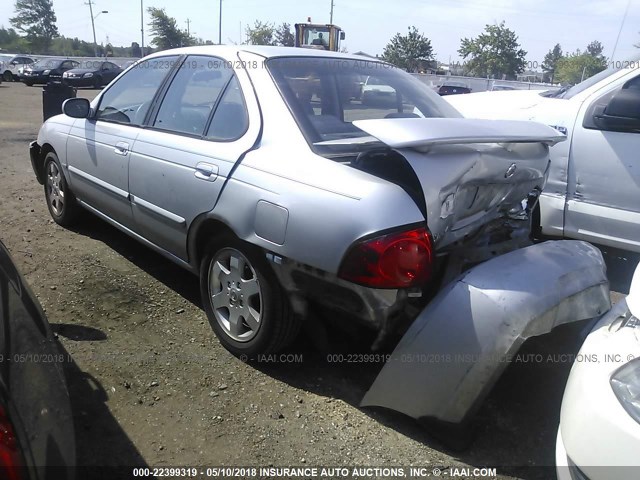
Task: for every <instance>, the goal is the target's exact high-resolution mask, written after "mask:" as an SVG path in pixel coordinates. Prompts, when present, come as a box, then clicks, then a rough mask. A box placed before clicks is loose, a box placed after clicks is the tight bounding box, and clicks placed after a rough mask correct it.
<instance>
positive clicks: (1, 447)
mask: <svg viewBox="0 0 640 480" xmlns="http://www.w3.org/2000/svg"><path fill="white" fill-rule="evenodd" d="M0 478H2V479H7V480H21V479H23V478H25V477H24V461H23V459H22V453H21V451H20V445H19V444H18V438H17V437H16V434H15V431H14V429H13V425H12V424H11V421H10V420H9V417H8V416H7V412H6V410H5V409H4V408H3V407H2V406H0Z"/></svg>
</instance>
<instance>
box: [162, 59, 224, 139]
mask: <svg viewBox="0 0 640 480" xmlns="http://www.w3.org/2000/svg"><path fill="white" fill-rule="evenodd" d="M225 65H226V64H225V63H224V62H222V61H220V60H217V59H214V58H212V57H199V56H190V57H187V59H186V60H185V62H184V63H183V64H182V65H181V67H180V70H179V71H178V73H177V74H176V76H175V78H174V79H173V80H172V82H171V86H170V87H169V90H167V93H166V95H165V97H164V100H163V101H162V105H161V107H160V110H159V111H158V115H157V117H156V121H155V122H154V124H153V125H154V127H157V128H162V129H163V130H171V131H174V132H180V133H189V134H193V135H202V134H203V133H204V129H205V127H206V125H207V120H208V119H209V117H210V115H211V112H212V110H213V108H214V107H215V105H216V102H217V101H218V97H220V95H222V92H223V90H224V88H225V86H226V85H227V84H228V83H229V79H230V78H231V76H232V75H233V70H232V69H230V68H225Z"/></svg>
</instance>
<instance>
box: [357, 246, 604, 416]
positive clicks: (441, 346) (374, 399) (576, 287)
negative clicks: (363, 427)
mask: <svg viewBox="0 0 640 480" xmlns="http://www.w3.org/2000/svg"><path fill="white" fill-rule="evenodd" d="M610 307H611V303H610V298H609V283H608V280H607V276H606V267H605V264H604V260H603V259H602V255H601V254H600V251H599V250H598V249H596V248H595V247H593V246H591V245H589V244H588V243H585V242H581V241H573V240H565V241H556V242H545V243H541V244H538V245H533V246H530V247H527V248H522V249H520V250H516V251H514V252H510V253H508V254H505V255H501V256H499V257H496V258H494V259H492V260H489V261H487V262H484V263H482V264H480V265H478V266H477V267H475V268H473V269H471V270H469V271H467V272H466V273H464V274H463V275H462V276H461V277H460V278H459V279H458V280H456V281H454V282H452V283H450V284H449V285H448V286H446V287H445V288H444V289H443V290H442V291H441V292H440V293H439V294H438V295H437V296H436V297H435V298H434V299H433V300H432V301H431V302H430V303H429V305H428V306H427V308H425V310H424V311H423V312H422V313H421V314H420V315H419V316H418V318H417V319H416V320H415V321H414V323H413V324H412V325H411V327H410V328H409V330H408V331H407V333H406V334H405V335H404V337H403V338H402V339H401V341H400V343H399V344H398V346H397V347H396V349H395V350H394V352H393V354H392V356H391V359H390V360H389V361H388V362H387V363H386V364H385V366H384V367H383V369H382V371H381V372H380V374H379V375H378V377H377V378H376V380H375V381H374V383H373V385H372V386H371V388H370V390H369V391H368V392H367V394H366V395H365V397H364V399H363V400H362V403H361V405H362V406H381V407H386V408H390V409H392V410H396V411H399V412H402V413H404V414H406V415H409V416H411V417H414V418H416V419H418V420H430V419H435V420H439V421H442V422H447V423H453V424H457V423H461V422H463V421H464V420H465V419H466V418H467V416H468V415H470V414H471V413H473V411H474V410H475V408H476V407H477V406H478V405H479V403H480V401H481V400H482V399H483V398H484V397H485V396H486V394H487V393H488V392H489V391H490V389H491V387H492V386H493V385H494V383H495V382H496V380H497V379H498V378H499V377H500V375H501V373H502V372H503V370H504V369H505V368H506V367H507V365H508V364H509V361H510V358H511V357H512V356H514V355H515V354H516V352H517V351H518V349H519V348H520V346H521V345H522V343H523V342H524V341H525V340H526V339H527V338H529V337H533V336H537V335H542V334H544V333H548V332H549V331H551V330H552V329H553V328H554V327H556V326H558V325H561V324H564V323H569V322H574V321H579V320H584V319H589V318H595V317H598V316H600V315H602V314H603V313H605V312H606V311H608V310H609V309H610Z"/></svg>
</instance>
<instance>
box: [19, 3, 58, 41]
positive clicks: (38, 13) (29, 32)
mask: <svg viewBox="0 0 640 480" xmlns="http://www.w3.org/2000/svg"><path fill="white" fill-rule="evenodd" d="M15 9H16V16H15V17H13V18H11V19H9V22H10V23H11V25H13V26H14V27H15V28H16V29H18V30H19V31H21V32H22V33H24V34H25V35H26V37H27V41H28V42H29V44H30V46H31V48H32V49H33V50H34V51H37V52H39V53H47V51H48V50H49V47H50V46H51V42H52V41H53V39H54V38H56V37H58V36H59V35H60V34H59V32H58V27H57V26H56V21H57V18H56V14H55V12H54V11H53V3H52V2H51V0H17V1H16V6H15Z"/></svg>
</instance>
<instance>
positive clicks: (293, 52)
mask: <svg viewBox="0 0 640 480" xmlns="http://www.w3.org/2000/svg"><path fill="white" fill-rule="evenodd" d="M240 52H248V53H254V54H256V55H260V56H261V57H264V58H277V57H320V58H322V57H324V58H344V59H350V60H360V61H367V62H380V63H385V62H383V61H382V60H379V59H375V58H374V59H372V58H369V57H363V56H360V55H353V54H348V53H341V52H331V51H328V50H320V49H315V48H296V47H274V46H266V45H202V46H197V47H182V48H174V49H171V50H163V51H161V52H156V53H153V54H151V55H149V56H147V57H144V58H145V59H147V58H153V57H158V56H164V55H167V54H180V55H216V56H220V55H222V56H227V57H230V56H236V55H237V54H238V53H240Z"/></svg>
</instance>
